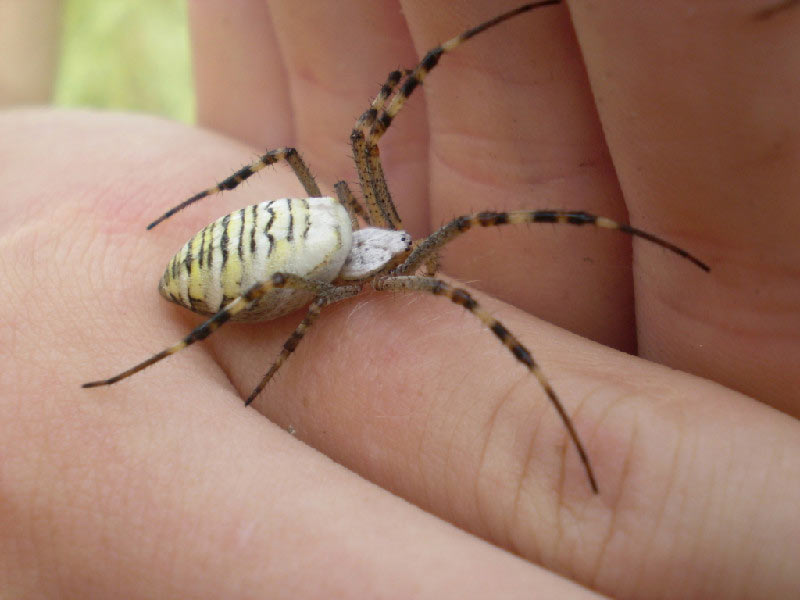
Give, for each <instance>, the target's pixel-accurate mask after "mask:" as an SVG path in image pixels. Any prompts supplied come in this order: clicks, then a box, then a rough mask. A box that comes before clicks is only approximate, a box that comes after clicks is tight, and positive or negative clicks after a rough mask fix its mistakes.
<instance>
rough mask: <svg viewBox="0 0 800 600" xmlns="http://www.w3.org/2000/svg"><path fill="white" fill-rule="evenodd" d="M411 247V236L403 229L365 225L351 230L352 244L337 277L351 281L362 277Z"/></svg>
mask: <svg viewBox="0 0 800 600" xmlns="http://www.w3.org/2000/svg"><path fill="white" fill-rule="evenodd" d="M410 249H411V236H410V235H408V234H407V233H406V232H405V231H394V230H392V229H381V228H379V227H365V228H364V229H357V230H356V231H354V232H353V246H352V248H350V254H348V255H347V258H346V259H345V261H344V266H343V267H342V270H341V272H340V273H339V277H340V278H341V279H344V280H348V281H352V280H358V279H364V278H365V277H369V276H370V275H372V274H374V273H377V272H378V271H380V270H381V269H383V268H385V267H386V266H387V265H388V264H389V263H391V262H392V261H393V260H395V259H396V258H398V257H402V256H403V255H404V254H405V253H407V252H408V251H409V250H410Z"/></svg>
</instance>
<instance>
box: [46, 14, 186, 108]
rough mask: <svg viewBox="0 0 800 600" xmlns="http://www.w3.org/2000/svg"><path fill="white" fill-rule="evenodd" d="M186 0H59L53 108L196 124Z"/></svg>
mask: <svg viewBox="0 0 800 600" xmlns="http://www.w3.org/2000/svg"><path fill="white" fill-rule="evenodd" d="M186 13H187V8H186V0H64V2H63V14H62V30H61V36H62V37H61V53H60V59H59V64H58V69H57V76H56V82H55V90H54V98H53V102H54V103H55V104H57V105H60V106H73V107H77V106H89V107H99V108H108V109H116V110H132V111H138V112H147V113H154V114H159V115H164V116H167V117H170V118H173V119H177V120H180V121H184V122H192V121H193V120H194V110H195V108H194V93H193V84H192V76H191V63H190V50H189V31H188V22H187V14H186Z"/></svg>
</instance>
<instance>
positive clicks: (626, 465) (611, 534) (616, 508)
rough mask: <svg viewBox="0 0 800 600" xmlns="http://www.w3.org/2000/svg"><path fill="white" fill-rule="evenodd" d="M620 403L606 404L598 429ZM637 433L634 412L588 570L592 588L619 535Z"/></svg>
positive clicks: (606, 570) (636, 419) (631, 471)
mask: <svg viewBox="0 0 800 600" xmlns="http://www.w3.org/2000/svg"><path fill="white" fill-rule="evenodd" d="M620 403H621V399H620V400H618V401H617V402H616V403H614V402H611V403H609V404H608V407H607V409H606V414H605V416H604V417H603V418H601V419H600V420H599V422H598V427H600V426H602V422H603V421H604V420H605V418H607V416H608V414H609V413H610V412H611V410H612V408H614V406H615V405H616V404H620ZM639 431H640V425H639V414H638V413H637V412H634V418H633V424H632V426H631V427H630V436H629V439H628V443H627V447H628V451H627V452H626V453H625V458H624V459H623V461H622V468H621V470H620V477H619V483H618V484H617V494H616V496H615V498H616V500H615V502H614V503H613V509H612V510H611V511H610V519H609V522H608V528H607V532H606V534H605V535H604V536H603V538H602V539H601V541H600V543H599V544H598V553H597V559H596V560H595V562H594V565H593V567H592V569H591V570H590V572H591V573H592V576H591V578H590V581H591V582H592V585H593V586H597V582H599V581H600V575H601V574H602V573H607V572H608V570H609V568H608V567H604V566H603V563H604V562H605V559H606V558H607V557H608V555H609V552H608V549H609V547H610V546H611V543H612V541H613V540H614V538H615V537H617V536H619V535H620V531H619V528H618V527H617V521H618V519H619V517H620V506H621V505H622V500H623V494H624V491H625V489H626V488H628V487H630V486H629V484H627V483H626V482H627V481H628V480H629V479H630V478H631V475H632V473H633V469H632V467H631V465H632V463H633V457H634V455H635V453H636V445H637V439H638V438H639ZM598 587H599V586H598Z"/></svg>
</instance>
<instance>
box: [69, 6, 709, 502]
mask: <svg viewBox="0 0 800 600" xmlns="http://www.w3.org/2000/svg"><path fill="white" fill-rule="evenodd" d="M558 3H559V2H558V0H548V1H544V2H535V3H531V4H525V5H523V6H520V7H518V8H516V9H514V10H512V11H509V12H507V13H504V14H502V15H500V16H498V17H495V18H494V19H491V20H489V21H486V22H484V23H482V24H480V25H478V26H476V27H473V28H472V29H469V30H467V31H465V32H464V33H462V34H461V35H459V36H457V37H455V38H453V39H451V40H449V41H447V42H445V43H444V44H442V45H440V46H437V47H436V48H433V49H432V50H430V51H429V52H428V53H427V54H426V55H425V57H424V58H423V59H422V61H421V62H420V63H419V64H418V65H417V66H416V67H415V68H414V69H412V70H407V71H393V72H392V73H390V74H389V77H388V78H387V80H386V83H385V84H384V85H383V86H382V87H381V90H380V92H379V93H378V95H377V96H376V97H375V99H374V100H373V102H372V104H371V106H370V107H369V108H368V109H367V110H366V111H365V112H364V114H363V115H361V117H360V118H359V119H358V121H357V122H356V124H355V127H354V129H353V131H352V134H351V136H350V141H351V145H352V150H353V157H354V160H355V164H356V168H357V171H358V176H359V183H360V187H361V192H362V196H363V201H364V205H363V206H362V204H361V203H360V202H359V201H358V200H357V199H356V198H355V196H354V195H353V193H352V192H351V191H350V188H349V187H348V185H347V183H345V182H344V181H340V182H338V183H337V184H336V185H335V186H334V189H335V190H336V197H335V198H333V197H326V196H323V195H322V193H321V192H320V189H319V187H318V186H317V183H316V181H315V180H314V177H313V176H312V175H311V172H310V170H309V169H308V167H307V166H306V164H305V163H304V162H303V160H302V159H301V158H300V155H299V154H298V153H297V151H296V150H295V149H294V148H279V149H277V150H271V151H269V152H267V153H266V154H264V155H263V156H261V157H260V158H259V159H258V160H257V161H256V162H254V163H253V164H251V165H248V166H246V167H244V168H242V169H239V170H238V171H237V172H236V173H234V174H233V175H231V176H230V177H228V178H226V179H224V180H223V181H222V182H220V183H218V184H217V185H215V186H213V187H211V188H208V189H206V190H204V191H202V192H200V193H199V194H196V195H194V196H192V197H191V198H189V199H188V200H185V201H184V202H182V203H181V204H179V205H177V206H176V207H174V208H172V209H170V210H169V211H167V212H166V213H165V214H164V215H162V216H161V217H159V218H158V219H157V220H156V221H154V222H153V223H151V224H150V225H149V226H148V229H152V228H153V227H154V226H156V225H157V224H158V223H160V222H161V221H163V220H164V219H167V218H169V217H170V216H172V215H174V214H175V213H176V212H178V211H179V210H181V209H183V208H185V207H186V206H188V205H190V204H192V203H194V202H196V201H197V200H200V199H201V198H204V197H206V196H209V195H212V194H217V193H219V192H221V191H223V190H230V189H233V188H235V187H236V186H238V185H239V184H240V183H241V182H242V181H244V180H245V179H247V178H248V177H250V176H252V175H253V174H254V173H256V172H258V171H260V170H261V169H263V168H264V167H266V166H268V165H271V164H274V163H276V162H278V161H281V160H282V161H286V162H287V163H288V164H289V166H290V167H291V168H292V170H293V171H294V173H295V174H296V175H297V178H298V179H299V180H300V183H301V184H302V185H303V187H304V189H305V191H306V194H308V197H307V198H282V199H280V200H273V201H271V202H262V203H261V204H256V205H253V206H249V207H246V208H242V209H240V210H238V211H236V212H233V213H231V214H229V215H226V216H224V217H222V218H220V219H218V220H217V221H215V222H214V223H211V224H210V225H208V226H206V227H204V228H203V229H202V230H200V231H199V232H198V233H197V234H196V235H195V236H194V237H192V238H191V239H190V240H189V241H188V242H187V243H186V244H185V245H184V246H183V248H181V249H180V250H179V251H178V253H177V254H175V256H174V257H173V258H172V260H171V261H170V262H169V263H168V265H167V268H166V270H165V271H164V275H163V277H162V278H161V282H160V284H159V291H160V292H161V294H162V295H163V296H164V297H165V298H167V299H168V300H170V301H172V302H176V303H178V304H180V305H182V306H185V307H186V308H188V309H190V310H192V311H194V312H198V313H200V314H206V315H212V316H211V318H210V319H209V320H208V321H206V322H205V323H203V324H202V325H200V326H199V327H197V328H195V329H194V330H193V331H192V332H191V333H189V335H187V336H186V337H185V338H183V339H182V340H181V341H180V342H178V343H177V344H175V345H173V346H170V347H169V348H166V349H165V350H162V351H161V352H159V353H157V354H155V355H153V356H152V357H150V358H148V359H147V360H145V361H143V362H141V363H139V364H137V365H135V366H133V367H131V368H130V369H128V370H126V371H123V372H122V373H119V374H118V375H115V376H114V377H111V378H109V379H104V380H100V381H93V382H90V383H86V384H84V385H83V387H95V386H100V385H109V384H112V383H115V382H117V381H119V380H121V379H124V378H126V377H128V376H130V375H133V374H134V373H136V372H138V371H141V370H142V369H144V368H145V367H148V366H149V365H151V364H153V363H155V362H158V361H160V360H161V359H163V358H166V357H167V356H169V355H171V354H174V353H176V352H178V351H179V350H182V349H183V348H186V347H187V346H189V345H191V344H193V343H195V342H197V341H199V340H202V339H205V338H206V337H208V336H209V335H211V334H212V333H213V332H214V331H215V330H216V329H217V328H219V327H220V326H221V325H222V324H224V323H225V322H226V321H230V320H240V321H247V320H249V321H254V320H267V319H274V318H276V317H279V316H281V315H285V314H288V313H290V312H293V311H294V310H296V309H298V308H300V307H303V306H308V309H307V312H306V315H305V318H303V320H302V322H301V323H300V325H298V327H297V329H295V331H294V332H293V333H292V335H291V336H290V337H289V339H288V340H287V341H286V343H285V344H284V346H283V350H282V351H281V353H280V354H279V355H278V357H277V359H276V360H275V362H274V363H273V364H272V366H271V367H270V368H269V370H268V371H267V373H266V375H264V377H263V378H262V380H261V382H260V383H259V384H258V385H257V386H256V388H255V389H254V390H253V392H252V393H251V394H250V396H249V397H248V398H247V400H246V402H245V403H246V404H250V402H252V401H253V399H254V398H255V397H256V396H257V395H258V394H259V393H260V392H261V390H263V389H264V386H266V384H267V382H269V380H270V379H271V378H272V376H273V375H274V374H275V372H276V371H277V370H278V369H279V368H280V367H281V365H282V364H283V362H284V361H285V360H286V359H287V358H288V356H289V355H290V354H291V353H292V352H294V350H295V348H296V347H297V345H298V343H299V342H300V340H301V339H302V338H303V335H304V334H305V333H306V331H307V330H308V328H309V327H310V326H311V325H312V324H313V322H314V321H315V320H316V318H317V317H318V316H319V314H320V311H321V310H322V308H323V307H324V306H326V305H328V304H332V303H334V302H339V301H341V300H344V299H346V298H350V297H352V296H355V295H356V294H358V293H359V292H360V291H361V290H362V289H363V288H364V286H366V285H369V286H371V287H372V288H373V289H375V290H377V291H419V292H428V293H431V294H434V295H437V296H445V297H447V298H449V299H450V300H451V301H452V302H454V303H455V304H459V305H461V306H463V307H464V308H465V309H467V310H468V311H470V312H471V313H472V314H474V315H475V316H477V317H478V318H479V319H480V320H481V321H482V322H483V323H484V324H485V325H486V326H487V327H488V328H489V329H490V330H491V331H492V333H494V334H495V336H497V338H498V339H499V340H500V341H501V342H502V343H503V344H504V345H505V346H506V347H507V348H508V349H509V350H510V352H511V354H512V355H513V356H514V358H516V360H517V361H519V362H520V363H522V364H523V365H524V366H525V367H526V368H527V369H528V370H529V371H530V372H531V373H532V374H533V375H534V376H535V377H536V378H537V380H538V381H539V384H540V385H541V387H542V388H543V389H544V391H545V392H546V394H547V396H548V398H549V399H550V401H551V402H552V404H553V406H554V407H555V409H556V410H557V412H558V414H559V416H560V417H561V419H562V421H563V423H564V425H565V427H566V428H567V430H568V432H569V435H570V437H571V439H572V441H573V443H574V444H575V447H576V449H577V451H578V453H579V455H580V457H581V460H582V461H583V464H584V467H585V469H586V473H587V476H588V478H589V482H590V484H591V486H592V489H593V490H594V491H595V492H597V483H596V480H595V477H594V473H593V471H592V468H591V465H590V463H589V457H588V455H587V454H586V451H585V450H584V447H583V445H582V443H581V441H580V439H579V437H578V434H577V433H576V431H575V429H574V427H573V425H572V421H571V420H570V418H569V416H568V415H567V413H566V411H565V410H564V408H563V406H562V404H561V402H560V401H559V399H558V396H557V395H556V393H555V391H554V390H553V388H552V386H551V385H550V384H549V383H548V381H547V379H546V378H545V376H544V374H543V373H542V372H541V370H540V368H539V366H538V365H537V363H536V362H535V361H534V359H533V357H532V355H531V353H530V351H529V350H528V349H527V348H526V347H525V346H523V345H522V343H520V341H519V340H518V339H517V338H516V337H515V336H514V335H513V334H512V333H511V332H510V331H509V330H508V329H507V328H506V327H505V326H504V325H503V324H502V323H500V322H499V321H498V320H497V319H495V318H494V317H492V316H491V315H490V314H489V313H487V312H486V311H485V310H484V309H483V308H482V307H481V306H480V305H479V304H478V303H477V302H476V301H475V299H474V298H473V297H472V296H471V295H470V294H469V293H468V292H467V291H466V290H463V289H460V288H456V287H453V286H451V285H449V284H448V283H446V282H444V281H442V280H440V279H437V278H435V277H434V275H435V272H436V265H437V255H438V252H439V251H440V250H441V248H442V247H443V246H444V245H445V244H447V243H448V242H449V241H450V240H452V239H453V238H455V237H456V236H458V235H460V234H462V233H465V232H466V231H468V230H469V229H471V228H472V227H476V226H477V227H494V226H500V225H506V224H521V223H561V224H569V225H592V226H595V227H601V228H606V229H615V230H617V231H621V232H624V233H627V234H629V235H633V236H636V237H639V238H642V239H645V240H648V241H650V242H653V243H655V244H658V245H659V246H662V247H663V248H666V249H668V250H670V251H672V252H675V253H676V254H678V255H680V256H682V257H684V258H686V259H688V260H690V261H691V262H693V263H694V264H696V265H697V266H698V267H700V268H702V269H704V270H706V271H708V266H707V265H705V264H704V263H703V262H701V261H700V260H698V259H697V258H695V257H694V256H692V255H691V254H689V253H688V252H686V251H685V250H682V249H681V248H678V247H677V246H675V245H674V244H672V243H670V242H667V241H665V240H663V239H661V238H659V237H656V236H655V235H653V234H650V233H647V232H645V231H642V230H640V229H636V228H634V227H631V226H630V225H625V224H621V223H617V222H615V221H612V220H611V219H607V218H605V217H600V216H596V215H592V214H589V213H585V212H581V211H568V210H517V211H511V212H482V213H477V214H472V215H465V216H461V217H458V218H455V219H453V220H452V221H451V222H450V223H448V224H446V225H445V226H444V227H442V228H440V229H439V230H438V231H436V232H434V233H432V234H431V235H429V236H428V237H426V238H423V239H421V240H417V241H416V242H412V239H411V237H410V236H409V235H408V234H407V233H405V232H404V231H402V222H401V220H400V216H399V215H398V213H397V210H396V208H395V206H394V203H393V202H392V199H391V196H390V194H389V188H388V185H387V183H386V179H385V178H384V175H383V167H382V166H381V160H380V152H379V150H378V145H377V144H378V141H379V140H380V138H381V136H382V135H383V134H384V133H385V132H386V130H387V129H388V128H389V126H390V125H391V123H392V120H393V119H394V117H395V116H396V115H397V114H398V113H399V112H400V110H401V109H402V107H403V105H404V103H405V101H406V100H407V99H408V97H409V96H410V95H411V94H412V93H413V91H414V90H415V89H416V88H417V87H418V86H419V85H420V84H421V83H422V80H423V79H424V78H425V76H426V75H427V74H428V72H429V71H430V70H431V69H433V68H434V67H435V66H436V64H437V63H438V61H439V59H440V58H441V56H442V55H443V54H446V53H448V52H450V51H452V50H454V49H455V48H457V47H458V46H459V45H460V44H461V43H463V42H464V41H466V40H468V39H470V38H471V37H473V36H474V35H476V34H478V33H480V32H482V31H484V30H486V29H488V28H490V27H493V26H495V25H497V24H499V23H502V22H503V21H506V20H507V19H510V18H512V17H514V16H516V15H519V14H521V13H525V12H528V11H530V10H533V9H535V8H540V7H543V6H548V5H553V4H558ZM359 219H361V220H363V222H364V223H365V224H366V226H364V227H362V226H361V224H360V222H359ZM421 270H424V275H418V274H417V273H419V272H420V271H421Z"/></svg>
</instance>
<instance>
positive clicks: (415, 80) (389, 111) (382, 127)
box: [365, 0, 560, 149]
mask: <svg viewBox="0 0 800 600" xmlns="http://www.w3.org/2000/svg"><path fill="white" fill-rule="evenodd" d="M554 4H560V0H543V1H541V2H531V3H529V4H524V5H522V6H519V7H517V8H515V9H513V10H510V11H508V12H506V13H503V14H502V15H499V16H497V17H495V18H493V19H489V20H488V21H485V22H483V23H481V24H480V25H476V26H475V27H473V28H472V29H468V30H467V31H465V32H464V33H462V34H460V35H457V36H456V37H454V38H452V39H450V40H448V41H446V42H444V43H443V44H441V45H440V46H437V47H436V48H433V49H431V50H429V51H428V53H427V54H426V55H425V57H424V58H423V59H422V61H420V63H419V64H418V65H417V66H416V67H414V69H413V70H412V71H411V73H409V74H408V76H407V77H406V78H405V80H404V81H403V83H402V85H401V86H400V89H399V90H398V92H397V93H396V94H395V95H394V96H393V97H392V99H391V101H390V102H389V104H388V105H387V106H386V108H384V109H383V110H382V111H381V112H380V114H379V115H377V117H376V118H375V119H374V123H373V124H372V126H371V128H370V131H369V135H367V138H366V140H365V143H366V145H367V148H368V149H369V148H371V147H374V146H375V145H376V144H377V143H378V140H380V138H381V136H383V134H384V133H386V130H387V129H388V128H389V125H391V123H392V120H393V119H394V118H395V117H396V116H397V113H399V112H400V110H401V109H402V108H403V105H404V104H405V102H406V100H408V98H409V96H411V94H412V93H413V92H414V90H415V89H416V88H417V86H419V85H420V84H421V83H422V81H423V80H424V79H425V77H426V75H427V74H428V73H430V71H431V70H432V69H433V68H434V67H435V66H436V65H437V64H438V62H439V59H440V58H441V57H442V55H443V54H447V53H448V52H452V51H453V50H455V49H456V48H458V47H459V46H460V45H461V44H463V43H464V42H465V41H467V40H468V39H470V38H472V37H474V36H476V35H478V34H479V33H481V32H483V31H486V30H487V29H490V28H491V27H494V26H495V25H498V24H500V23H502V22H503V21H507V20H508V19H511V18H512V17H515V16H517V15H519V14H521V13H524V12H528V11H531V10H534V9H537V8H542V7H545V6H551V5H554Z"/></svg>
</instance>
